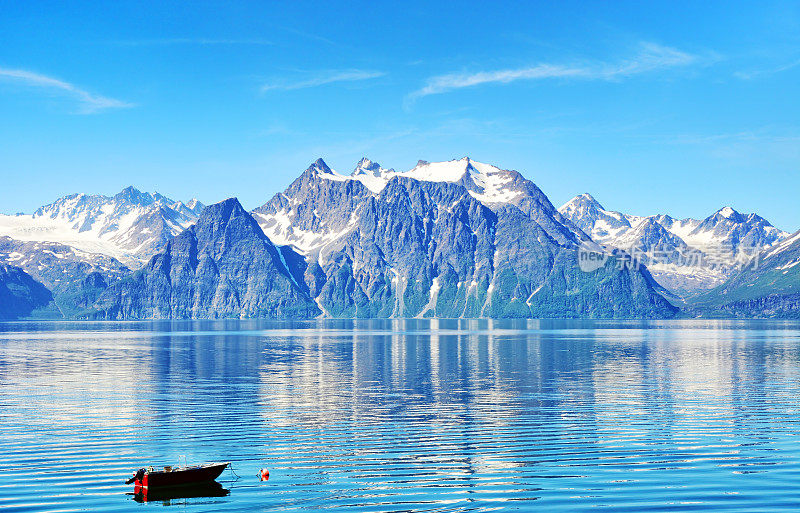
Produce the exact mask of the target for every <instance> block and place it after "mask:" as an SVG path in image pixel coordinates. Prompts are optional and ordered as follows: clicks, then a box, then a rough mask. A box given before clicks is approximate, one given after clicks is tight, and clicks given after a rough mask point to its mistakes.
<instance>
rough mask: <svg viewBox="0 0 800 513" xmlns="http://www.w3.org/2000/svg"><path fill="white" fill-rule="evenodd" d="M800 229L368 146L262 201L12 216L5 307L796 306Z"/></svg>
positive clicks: (413, 312)
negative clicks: (646, 203) (560, 192)
mask: <svg viewBox="0 0 800 513" xmlns="http://www.w3.org/2000/svg"><path fill="white" fill-rule="evenodd" d="M796 239H797V237H796V234H795V236H791V237H790V236H789V234H788V233H786V232H783V231H781V230H779V229H777V228H775V227H773V226H772V225H771V224H770V223H769V222H767V221H766V220H764V219H763V218H761V217H759V216H757V215H756V214H747V215H744V214H739V213H738V212H736V211H735V210H733V209H732V208H730V207H725V208H723V209H720V210H718V211H717V212H715V213H714V214H712V215H711V216H709V217H708V218H706V219H699V220H694V219H683V220H677V219H673V218H671V217H669V216H666V215H654V216H649V217H641V216H632V215H626V214H622V213H620V212H615V211H609V210H606V209H604V208H603V207H602V206H601V205H600V204H599V203H598V202H597V201H596V200H594V198H592V197H591V196H590V195H588V194H584V195H580V196H578V197H576V198H574V199H573V200H571V201H570V202H568V203H567V204H565V205H564V206H562V207H561V208H560V209H556V208H555V207H554V206H553V205H552V203H551V202H550V201H549V199H548V198H547V196H546V195H545V194H544V193H543V192H542V191H541V190H540V189H539V188H538V187H537V186H536V185H535V184H534V183H533V182H531V181H530V180H528V179H526V178H525V177H524V176H523V175H522V174H521V173H519V172H517V171H512V170H504V169H500V168H498V167H495V166H491V165H488V164H482V163H479V162H475V161H473V160H471V159H469V158H463V159H460V160H453V161H449V162H437V163H429V162H425V161H420V162H418V164H417V165H416V166H415V167H414V168H413V169H411V170H409V171H404V172H398V171H395V170H393V169H385V168H383V167H381V166H380V165H379V164H377V163H375V162H372V161H370V160H368V159H362V160H361V161H360V162H359V163H358V164H357V165H356V166H355V168H354V169H353V171H352V172H350V173H348V174H340V173H337V172H336V171H334V170H332V169H330V168H329V167H328V166H327V164H326V163H325V162H324V161H323V160H322V159H319V160H317V161H316V162H314V163H313V164H312V165H311V166H310V167H309V168H308V169H306V170H305V171H304V172H303V173H301V174H300V175H299V176H298V177H297V178H296V179H295V180H294V181H293V182H292V183H291V184H290V185H289V186H288V187H287V188H286V190H284V191H283V192H281V193H278V194H276V195H275V196H273V197H272V198H271V199H269V200H268V201H266V202H265V203H264V204H263V205H262V206H260V207H258V208H256V209H254V210H253V211H251V212H248V211H246V210H245V209H244V208H243V207H242V206H241V204H240V203H239V202H238V201H237V200H236V199H235V198H231V199H228V200H225V201H222V202H220V203H217V204H214V205H211V206H209V207H204V206H203V205H202V204H200V203H199V202H197V201H196V200H192V201H190V202H187V203H183V202H180V201H173V200H171V199H168V198H166V197H164V196H161V195H160V194H157V193H143V192H140V191H138V190H136V189H134V188H132V187H129V188H126V189H124V190H123V191H122V192H120V193H119V194H117V195H115V196H88V195H83V194H75V195H71V196H65V197H64V198H61V199H59V200H57V201H55V202H53V203H51V204H49V205H47V206H44V207H42V208H40V209H39V210H37V211H36V212H35V213H34V214H33V215H30V216H26V215H16V216H0V262H1V263H3V266H4V267H3V269H4V272H3V273H2V274H0V310H3V311H5V316H6V317H27V316H39V317H47V316H56V317H57V316H61V317H66V318H75V317H79V318H92V319H141V318H253V317H268V318H286V317H316V316H321V315H322V316H330V317H573V318H577V317H587V318H615V317H627V318H669V317H674V316H676V315H692V316H711V315H714V316H759V315H769V316H780V317H791V316H793V315H796V314H797V312H798V311H799V310H800V309H799V308H798V305H797V298H796V297H795V295H797V294H798V293H800V291H798V290H797V289H796V284H797V283H798V279H800V277H798V276H797V274H796V270H795V269H797V268H800V266H797V267H795V266H793V265H792V263H793V262H794V263H796V262H795V261H794V260H792V258H795V257H798V248H797V247H796V246H798V244H799V243H798V242H797V240H796ZM770 252H772V253H770ZM798 258H800V257H798ZM582 259H583V260H582ZM587 262H588V263H589V264H590V265H588V266H587V265H586V264H587ZM754 262H756V263H761V264H764V263H766V264H768V265H769V266H771V268H770V269H771V270H768V269H767V268H766V267H763V265H762V266H758V265H755V264H754ZM779 268H780V269H779ZM773 271H774V272H773ZM783 271H787V272H786V273H783V274H780V273H782V272H783ZM776 273H778V274H780V275H778V274H776ZM754 282H755V283H757V284H758V290H760V292H757V293H756V292H754V291H755V290H757V289H754V288H753V287H751V286H749V285H750V284H751V283H754ZM779 283H780V284H784V283H785V284H786V287H783V288H780V287H779V286H778V285H776V284H779ZM1 287H5V289H3V288H1ZM776 287H778V288H776ZM781 287H782V286H781ZM793 287H795V288H793ZM3 290H7V291H8V292H6V293H4V292H3ZM741 290H748V291H749V292H751V293H752V294H750V295H747V294H744V293H743V292H741ZM737 291H739V292H737ZM48 294H49V296H48ZM765 298H769V299H765ZM793 298H794V299H793ZM728 300H730V301H728ZM793 301H794V302H793ZM765 305H769V307H767V306H765ZM762 307H763V308H762ZM760 309H761V310H760Z"/></svg>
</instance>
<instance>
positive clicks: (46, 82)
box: [0, 68, 133, 114]
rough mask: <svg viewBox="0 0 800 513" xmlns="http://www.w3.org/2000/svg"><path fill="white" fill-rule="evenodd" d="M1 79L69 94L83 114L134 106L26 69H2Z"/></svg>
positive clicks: (0, 69) (0, 71)
mask: <svg viewBox="0 0 800 513" xmlns="http://www.w3.org/2000/svg"><path fill="white" fill-rule="evenodd" d="M0 79H4V80H10V81H14V82H18V83H20V84H23V85H26V86H30V87H39V88H42V89H48V90H51V91H56V92H60V93H63V94H67V95H69V96H71V97H73V98H75V99H76V100H77V101H78V102H79V103H80V105H81V110H80V112H81V113H84V114H89V113H93V112H98V111H101V110H105V109H123V108H129V107H133V104H131V103H127V102H123V101H120V100H115V99H114V98H108V97H106V96H100V95H97V94H92V93H90V92H88V91H85V90H83V89H81V88H79V87H77V86H75V85H74V84H70V83H69V82H65V81H63V80H59V79H57V78H52V77H48V76H46V75H41V74H39V73H34V72H32V71H27V70H24V69H8V68H0Z"/></svg>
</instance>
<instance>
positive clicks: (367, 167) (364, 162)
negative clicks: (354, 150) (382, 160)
mask: <svg viewBox="0 0 800 513" xmlns="http://www.w3.org/2000/svg"><path fill="white" fill-rule="evenodd" d="M386 173H394V169H383V168H382V167H381V165H380V164H378V163H377V162H375V161H374V160H370V159H368V158H367V157H363V158H362V159H361V160H359V161H358V164H356V167H355V169H353V172H352V173H351V176H357V175H372V176H381V175H384V174H386Z"/></svg>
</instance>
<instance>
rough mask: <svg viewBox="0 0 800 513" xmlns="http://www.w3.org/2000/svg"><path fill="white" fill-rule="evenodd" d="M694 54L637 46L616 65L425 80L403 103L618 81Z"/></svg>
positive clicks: (690, 59) (693, 58) (540, 67)
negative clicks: (475, 91)
mask: <svg viewBox="0 0 800 513" xmlns="http://www.w3.org/2000/svg"><path fill="white" fill-rule="evenodd" d="M699 60H700V58H699V57H698V56H697V55H693V54H690V53H686V52H682V51H680V50H677V49H675V48H671V47H668V46H662V45H658V44H654V43H641V45H640V49H639V52H638V53H637V54H636V55H635V56H634V57H633V58H630V59H627V60H623V61H620V62H617V63H607V62H588V63H581V64H569V65H568V64H535V65H533V66H528V67H524V68H516V69H504V70H495V71H481V72H477V73H453V74H447V75H438V76H435V77H431V78H429V79H428V81H427V83H426V84H425V86H423V87H422V88H421V89H418V90H416V91H413V92H412V93H410V94H409V95H408V96H407V97H406V99H407V101H412V102H413V101H414V100H416V99H418V98H421V97H423V96H429V95H433V94H442V93H446V92H449V91H453V90H456V89H463V88H466V87H475V86H478V85H482V84H508V83H511V82H516V81H518V80H545V79H558V78H562V79H579V80H609V81H610V80H619V79H622V78H626V77H630V76H633V75H638V74H642V73H647V72H652V71H658V70H661V69H666V68H672V67H677V66H687V65H690V64H694V63H696V62H698V61H699Z"/></svg>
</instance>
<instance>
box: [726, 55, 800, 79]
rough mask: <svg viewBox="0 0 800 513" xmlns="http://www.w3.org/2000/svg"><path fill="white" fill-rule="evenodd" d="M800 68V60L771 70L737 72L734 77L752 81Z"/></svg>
mask: <svg viewBox="0 0 800 513" xmlns="http://www.w3.org/2000/svg"><path fill="white" fill-rule="evenodd" d="M798 66H800V59H798V60H796V61H792V62H790V63H788V64H783V65H781V66H776V67H774V68H769V69H758V70H751V71H736V72H734V73H733V75H734V76H735V77H737V78H741V79H742V80H751V79H753V78H756V77H759V76H761V75H773V74H775V73H781V72H784V71H788V70H790V69H793V68H796V67H798Z"/></svg>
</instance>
